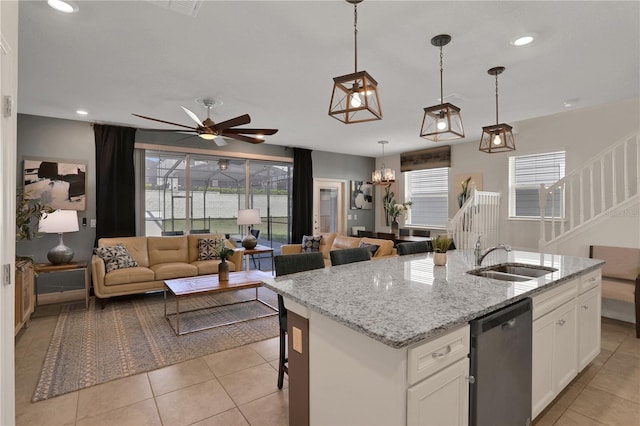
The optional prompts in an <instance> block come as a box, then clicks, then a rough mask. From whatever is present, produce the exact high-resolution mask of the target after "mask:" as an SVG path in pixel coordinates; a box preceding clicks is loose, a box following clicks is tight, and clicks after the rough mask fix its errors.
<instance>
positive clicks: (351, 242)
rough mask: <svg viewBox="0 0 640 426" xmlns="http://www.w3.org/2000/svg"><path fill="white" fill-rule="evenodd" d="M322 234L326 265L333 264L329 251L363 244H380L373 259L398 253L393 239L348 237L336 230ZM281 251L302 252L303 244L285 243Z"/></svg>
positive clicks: (286, 252) (321, 244)
mask: <svg viewBox="0 0 640 426" xmlns="http://www.w3.org/2000/svg"><path fill="white" fill-rule="evenodd" d="M320 236H322V239H321V240H320V246H319V251H320V252H321V253H322V255H323V256H324V263H325V266H331V258H330V256H329V252H330V251H331V250H340V249H346V248H354V247H359V246H361V245H368V246H369V247H368V248H372V247H371V246H378V248H377V249H376V250H375V252H374V253H373V256H372V259H379V258H382V257H387V256H397V255H398V252H397V251H396V249H395V248H394V247H393V241H391V240H382V239H379V238H369V237H362V238H360V237H348V236H346V235H342V234H338V233H336V232H331V233H322V234H320ZM280 251H281V253H282V254H295V253H302V244H284V245H283V246H282V247H280Z"/></svg>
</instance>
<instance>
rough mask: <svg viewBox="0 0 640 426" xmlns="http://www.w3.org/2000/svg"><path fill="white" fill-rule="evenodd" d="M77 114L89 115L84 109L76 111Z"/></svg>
mask: <svg viewBox="0 0 640 426" xmlns="http://www.w3.org/2000/svg"><path fill="white" fill-rule="evenodd" d="M76 114H78V115H88V114H89V113H88V112H87V111H85V110H83V109H79V110H77V111H76Z"/></svg>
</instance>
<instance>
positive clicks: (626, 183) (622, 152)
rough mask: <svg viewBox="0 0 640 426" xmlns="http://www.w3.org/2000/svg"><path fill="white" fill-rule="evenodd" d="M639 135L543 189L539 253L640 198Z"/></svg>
mask: <svg viewBox="0 0 640 426" xmlns="http://www.w3.org/2000/svg"><path fill="white" fill-rule="evenodd" d="M639 190H640V135H639V134H638V133H635V134H632V135H629V136H627V137H625V138H623V139H621V140H619V141H618V142H616V143H614V144H613V145H611V146H609V147H608V148H607V149H606V150H604V151H602V152H601V153H600V154H598V155H597V156H595V157H594V158H593V159H591V160H589V161H588V162H586V163H585V164H584V165H582V166H581V167H578V168H577V169H575V170H573V171H572V172H571V173H569V174H567V175H566V176H565V177H564V178H562V179H560V180H559V181H558V182H556V183H554V184H553V185H549V186H545V185H540V189H539V197H538V199H539V206H540V239H539V243H538V246H539V248H540V249H542V248H544V247H546V246H548V245H549V244H550V243H552V242H554V241H556V240H557V239H559V238H560V237H562V236H566V235H568V234H570V233H574V232H577V231H578V230H579V229H580V228H583V227H585V226H586V225H588V224H589V223H591V222H593V221H594V220H596V219H599V218H601V217H603V216H605V215H607V214H610V213H611V211H612V210H614V209H616V208H618V207H620V206H622V205H624V204H625V203H627V202H629V201H631V200H632V199H635V198H637V197H639V196H640V195H639V194H640V192H639Z"/></svg>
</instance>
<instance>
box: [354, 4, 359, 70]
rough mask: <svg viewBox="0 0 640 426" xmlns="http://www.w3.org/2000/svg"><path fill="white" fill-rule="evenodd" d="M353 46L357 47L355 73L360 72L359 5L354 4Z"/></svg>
mask: <svg viewBox="0 0 640 426" xmlns="http://www.w3.org/2000/svg"><path fill="white" fill-rule="evenodd" d="M353 44H354V47H355V49H354V50H355V53H356V54H355V60H354V67H353V68H354V72H358V4H357V3H354V4H353Z"/></svg>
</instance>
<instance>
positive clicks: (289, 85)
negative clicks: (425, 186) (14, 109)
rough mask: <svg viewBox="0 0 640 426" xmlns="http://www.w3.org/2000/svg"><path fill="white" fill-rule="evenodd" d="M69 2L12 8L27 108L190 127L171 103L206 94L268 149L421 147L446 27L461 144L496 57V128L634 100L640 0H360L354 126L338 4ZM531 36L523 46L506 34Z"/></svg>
mask: <svg viewBox="0 0 640 426" xmlns="http://www.w3.org/2000/svg"><path fill="white" fill-rule="evenodd" d="M156 3H166V2H156ZM177 3H178V4H180V3H182V4H184V3H186V2H184V1H183V2H177ZM75 4H76V5H77V6H78V8H79V10H78V12H77V13H74V14H63V13H60V12H57V11H55V10H53V9H51V8H50V7H48V5H47V3H46V1H21V2H20V27H19V28H20V33H19V74H18V75H19V80H18V81H19V92H18V111H19V112H20V113H24V114H33V115H41V116H48V117H56V118H66V119H73V120H86V121H91V122H100V123H111V124H122V125H129V126H133V127H138V128H144V127H147V128H163V126H162V125H155V124H154V123H153V122H150V121H146V120H142V119H139V118H137V117H134V116H132V115H131V114H132V113H137V114H142V115H147V116H152V117H157V118H160V119H164V120H168V121H172V122H177V123H182V124H185V125H191V120H190V119H189V117H187V116H186V115H185V114H184V112H183V111H182V109H181V108H180V105H184V106H185V107H187V108H189V109H191V110H192V111H194V112H196V113H197V114H198V115H199V116H200V117H202V118H204V117H205V116H206V109H205V108H203V107H201V106H199V105H198V104H197V103H196V102H195V100H196V99H197V98H203V97H210V98H214V99H216V100H220V101H222V102H223V104H222V105H221V106H220V107H217V108H215V110H214V114H213V116H212V118H213V120H214V121H223V120H227V119H229V118H232V117H235V116H237V115H241V114H244V113H248V114H250V115H251V118H252V123H251V125H250V126H247V127H268V128H277V129H280V131H279V132H278V133H277V134H276V135H274V136H270V137H268V138H267V142H266V143H268V144H275V145H282V146H298V147H308V148H312V149H317V150H323V151H331V152H338V153H346V154H355V155H367V156H372V157H376V156H380V154H381V148H380V145H378V144H377V143H376V142H377V141H378V140H381V139H385V140H389V141H390V144H389V145H387V147H386V148H385V150H386V153H387V154H389V153H399V152H404V151H411V150H416V149H422V148H428V147H432V146H434V145H435V144H434V143H433V142H431V141H427V140H424V139H421V138H419V137H418V133H419V130H420V124H421V121H422V109H423V108H424V107H427V106H431V105H434V104H437V103H439V102H438V98H439V96H440V94H439V91H440V87H439V64H438V61H439V51H438V48H436V47H433V46H432V45H431V44H430V39H431V37H433V36H435V35H437V34H442V33H446V34H450V35H451V36H452V41H451V43H450V44H449V45H448V46H446V47H445V48H444V67H445V73H444V94H445V97H447V96H449V95H456V96H457V97H458V98H459V99H457V100H454V101H452V103H454V104H456V105H457V106H459V107H460V108H461V109H462V118H463V122H464V127H465V132H466V135H467V137H466V139H465V140H464V141H465V142H470V143H477V141H478V140H479V138H480V135H481V132H482V130H481V127H482V126H486V125H490V124H494V123H495V111H494V109H495V86H494V78H493V77H492V76H489V75H488V74H487V70H488V69H489V68H491V67H494V66H498V65H502V66H505V67H506V71H505V72H504V73H503V74H502V75H501V76H500V77H499V86H500V122H507V123H513V122H516V121H520V120H523V119H528V118H533V117H539V116H543V115H549V114H554V113H558V112H562V111H566V110H567V109H568V108H566V107H565V106H564V101H566V100H569V99H578V102H577V104H576V106H574V107H572V108H583V107H589V106H593V105H598V104H602V103H606V102H611V101H615V100H620V99H627V98H635V97H638V96H639V87H640V66H639V63H640V60H639V57H640V2H638V1H623V2H611V1H595V2H586V1H585V2H583V1H566V2H560V1H549V2H540V1H531V2H526V1H472V2H464V1H444V2H442V1H440V2H436V1H407V2H404V1H376V0H367V1H365V2H363V3H361V4H360V5H359V6H358V30H359V34H358V66H359V69H360V70H362V69H364V70H366V71H367V72H369V74H371V75H372V76H373V77H374V78H375V79H376V80H377V81H378V88H379V93H380V103H381V105H382V112H383V114H384V118H383V119H382V120H381V121H375V122H368V123H359V124H350V125H346V124H343V123H341V122H339V121H337V120H335V119H333V118H331V117H329V116H328V114H327V112H328V109H329V100H330V96H331V91H332V85H333V80H332V78H333V77H336V76H340V75H343V74H348V73H351V72H353V71H354V69H353V59H354V58H353V56H354V49H353V6H351V5H350V4H348V3H346V2H345V1H343V0H335V1H334V0H324V1H255V2H250V1H237V0H236V1H205V2H202V4H201V5H200V8H199V11H198V14H197V16H196V17H192V16H187V15H184V14H179V13H176V12H173V11H170V10H167V9H165V8H162V7H158V6H157V5H156V4H153V3H152V2H148V1H119V2H116V1H76V2H75ZM529 32H533V33H536V34H537V39H536V40H535V42H534V43H532V44H531V45H528V46H525V47H519V48H518V47H515V46H513V45H511V44H510V41H511V40H512V39H513V38H515V37H516V36H518V35H520V34H522V33H529ZM77 109H86V110H88V111H89V115H88V116H85V117H81V116H78V115H77V114H76V113H75V111H76V110H77ZM164 128H168V127H167V126H164ZM516 138H517V136H516ZM237 143H241V142H237Z"/></svg>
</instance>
